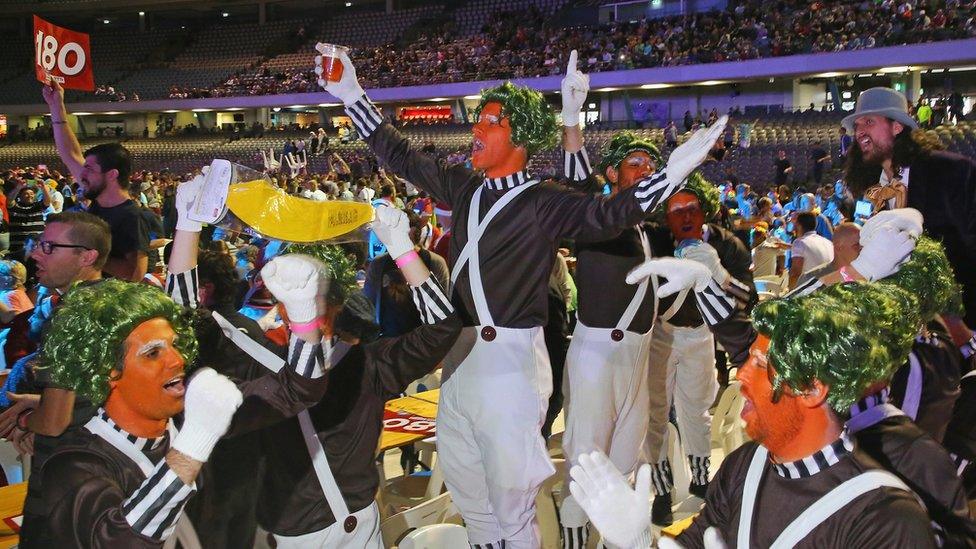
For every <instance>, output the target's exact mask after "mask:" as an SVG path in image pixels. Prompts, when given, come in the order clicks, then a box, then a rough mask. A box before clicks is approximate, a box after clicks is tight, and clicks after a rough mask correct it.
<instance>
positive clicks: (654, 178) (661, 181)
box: [636, 166, 684, 212]
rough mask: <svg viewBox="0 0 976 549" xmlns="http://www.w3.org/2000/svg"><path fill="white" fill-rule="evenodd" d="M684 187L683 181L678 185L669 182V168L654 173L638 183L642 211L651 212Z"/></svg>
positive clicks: (638, 195)
mask: <svg viewBox="0 0 976 549" xmlns="http://www.w3.org/2000/svg"><path fill="white" fill-rule="evenodd" d="M683 185H684V182H683V181H682V182H677V183H676V182H669V181H668V174H667V166H665V167H664V169H662V170H661V171H658V172H654V173H653V174H651V175H649V176H647V177H645V178H644V179H641V180H640V181H638V182H637V185H636V187H637V194H636V196H637V200H638V201H639V202H640V207H641V209H642V210H644V211H645V212H651V211H654V209H656V208H657V207H658V206H659V205H661V204H663V203H664V201H665V200H667V199H669V198H671V197H672V196H673V195H674V193H676V192H678V191H679V190H681V187H682V186H683Z"/></svg>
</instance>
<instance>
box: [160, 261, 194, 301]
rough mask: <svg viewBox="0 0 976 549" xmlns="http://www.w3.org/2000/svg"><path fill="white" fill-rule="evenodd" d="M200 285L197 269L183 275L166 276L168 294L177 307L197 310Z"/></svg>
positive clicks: (171, 274)
mask: <svg viewBox="0 0 976 549" xmlns="http://www.w3.org/2000/svg"><path fill="white" fill-rule="evenodd" d="M199 284H200V283H199V279H198V278H197V268H196V267H194V268H192V269H190V270H189V271H184V272H182V273H169V274H168V275H166V294H167V295H169V296H170V297H171V298H172V299H173V301H175V302H176V304H177V305H182V306H183V307H189V308H191V309H196V308H197V306H198V305H199V302H198V300H199V298H198V296H197V289H198V288H199Z"/></svg>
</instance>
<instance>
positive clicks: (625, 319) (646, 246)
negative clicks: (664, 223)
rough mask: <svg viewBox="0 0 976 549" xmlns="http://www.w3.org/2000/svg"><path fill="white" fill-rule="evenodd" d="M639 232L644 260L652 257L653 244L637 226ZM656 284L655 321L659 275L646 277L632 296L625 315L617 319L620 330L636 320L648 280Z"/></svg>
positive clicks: (645, 293)
mask: <svg viewBox="0 0 976 549" xmlns="http://www.w3.org/2000/svg"><path fill="white" fill-rule="evenodd" d="M637 234H638V235H639V236H640V241H641V248H642V249H643V250H644V261H647V260H649V259H650V258H651V244H650V242H648V240H647V235H646V234H645V233H644V229H642V228H641V227H637ZM649 279H650V280H651V283H652V284H653V285H654V317H652V320H651V322H654V320H653V318H656V317H657V277H656V276H649V277H647V278H645V279H644V281H643V282H641V283H640V285H639V286H638V287H637V293H635V294H634V297H633V298H631V300H630V304H629V305H627V309H625V310H624V313H623V315H621V317H620V320H618V321H617V329H618V330H626V329H627V328H629V327H630V323H631V322H633V321H634V317H635V316H637V311H639V310H640V306H641V303H643V302H644V296H645V295H647V285H648V280H649Z"/></svg>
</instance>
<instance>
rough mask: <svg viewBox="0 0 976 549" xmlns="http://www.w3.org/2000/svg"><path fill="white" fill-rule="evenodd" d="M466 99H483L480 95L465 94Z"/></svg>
mask: <svg viewBox="0 0 976 549" xmlns="http://www.w3.org/2000/svg"><path fill="white" fill-rule="evenodd" d="M464 98H465V99H481V96H480V95H465V96H464Z"/></svg>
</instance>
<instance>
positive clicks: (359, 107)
mask: <svg viewBox="0 0 976 549" xmlns="http://www.w3.org/2000/svg"><path fill="white" fill-rule="evenodd" d="M346 114H348V115H349V118H350V119H352V124H353V125H354V126H356V132H358V133H359V136H360V137H362V138H363V139H366V138H368V137H369V136H371V135H373V132H375V131H376V129H377V128H379V127H380V124H382V123H383V113H381V112H380V110H379V109H378V108H376V105H374V104H373V103H372V102H370V100H369V98H368V97H366V94H363V96H362V97H360V98H359V99H358V100H357V101H356V102H355V103H353V104H352V105H349V106H347V107H346Z"/></svg>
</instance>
